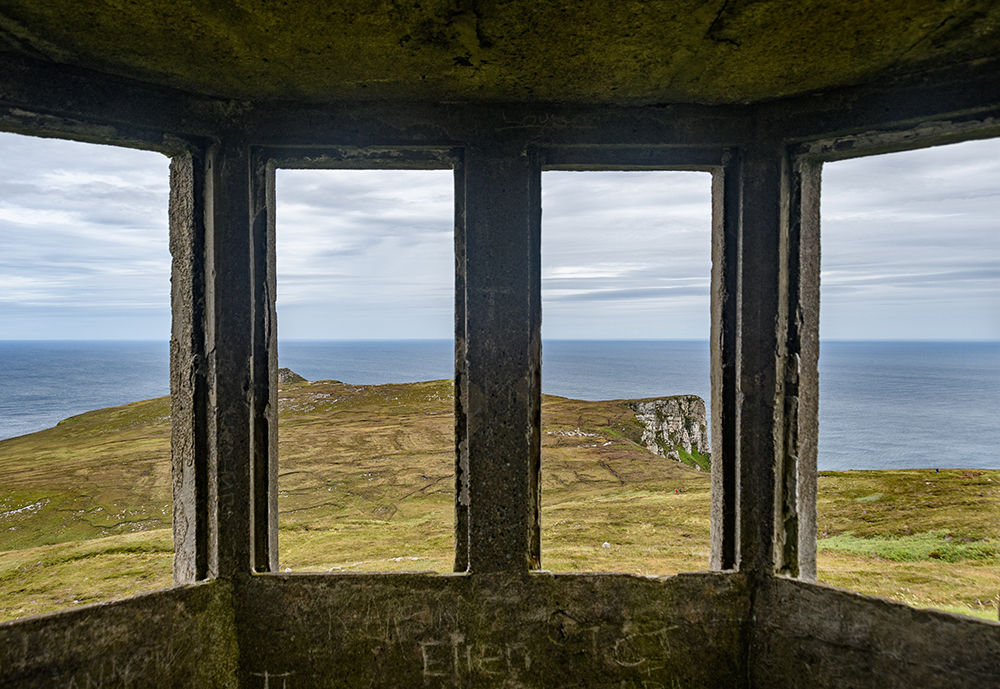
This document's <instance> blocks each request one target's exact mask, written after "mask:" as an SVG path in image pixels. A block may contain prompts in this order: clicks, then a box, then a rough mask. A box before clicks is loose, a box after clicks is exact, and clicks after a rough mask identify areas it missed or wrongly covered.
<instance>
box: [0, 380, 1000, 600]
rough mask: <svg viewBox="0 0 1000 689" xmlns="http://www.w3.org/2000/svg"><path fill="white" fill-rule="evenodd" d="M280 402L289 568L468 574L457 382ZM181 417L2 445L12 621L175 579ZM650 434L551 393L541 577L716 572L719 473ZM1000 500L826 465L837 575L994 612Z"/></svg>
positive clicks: (825, 572) (125, 420) (935, 482)
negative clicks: (663, 447) (458, 556)
mask: <svg viewBox="0 0 1000 689" xmlns="http://www.w3.org/2000/svg"><path fill="white" fill-rule="evenodd" d="M279 406H280V436H279V457H280V476H279V486H278V487H279V498H278V509H279V526H280V529H279V543H280V568H281V569H282V570H283V571H285V570H291V571H293V572H302V571H315V572H352V571H404V570H405V571H437V572H446V571H450V570H451V568H452V564H453V558H454V535H453V522H454V516H453V515H454V512H453V510H454V507H453V503H454V496H453V490H454V486H453V483H454V474H453V472H454V458H453V447H452V445H453V442H454V430H453V415H452V408H453V401H452V385H451V383H450V382H449V381H432V382H427V383H414V384H408V385H380V386H351V385H345V384H343V383H338V382H335V381H319V382H312V383H309V382H306V381H297V382H289V383H285V384H283V385H282V386H281V393H280V405H279ZM168 416H169V400H168V399H167V398H159V399H155V400H147V401H144V402H137V403H135V404H131V405H125V406H122V407H115V408H111V409H104V410H98V411H94V412H88V413H87V414H81V415H79V416H75V417H73V418H71V419H67V420H65V421H63V422H61V423H60V424H59V425H57V426H56V427H55V428H52V429H49V430H46V431H42V432H40V433H35V434H31V435H28V436H22V437H20V438H13V439H10V440H6V441H2V442H0V619H12V618H15V617H21V616H24V615H29V614H35V613H41V612H48V611H52V610H58V609H63V608H67V607H72V606H75V605H81V604H84V603H90V602H97V601H103V600H111V599H115V598H120V597H123V596H128V595H132V594H135V593H139V592H142V591H149V590H154V589H158V588H164V587H166V586H169V585H170V582H171V560H172V545H171V542H170V529H169V527H170V517H171V496H170V491H171V481H170V461H169V437H170V426H169V418H168ZM641 437H642V425H641V423H640V422H638V421H637V420H636V418H635V415H634V413H632V412H631V410H629V409H628V408H627V407H625V406H624V405H623V404H622V403H621V402H614V401H609V402H584V401H579V400H571V399H565V398H560V397H551V396H544V398H543V403H542V461H543V471H542V515H541V518H542V567H543V568H544V569H547V570H550V571H624V572H635V573H642V574H672V573H676V572H684V571H697V570H705V569H707V568H708V559H709V550H710V546H709V542H710V541H709V530H710V517H709V504H710V495H709V490H710V477H709V472H707V471H704V470H703V471H697V470H695V469H693V468H691V467H688V466H685V465H683V464H680V463H677V462H673V461H671V460H667V459H664V458H662V457H658V456H656V455H653V454H650V453H649V452H648V451H647V450H646V449H645V448H644V447H642V446H641V445H640V444H639V442H640V441H641ZM688 459H691V460H692V461H694V462H695V463H697V464H699V465H700V466H702V467H703V469H707V468H708V463H707V458H706V457H701V456H692V457H690V458H688ZM998 505H1000V472H998V471H981V470H975V471H972V470H959V469H954V470H952V469H948V470H941V471H940V472H939V473H935V472H934V471H933V470H907V471H848V472H823V473H822V475H821V477H820V479H819V505H818V506H819V522H818V524H819V532H820V534H819V535H820V540H819V554H818V565H819V577H820V580H821V581H823V582H825V583H829V584H833V585H835V586H841V587H844V588H848V589H853V590H857V591H861V592H864V593H871V594H875V595H881V596H887V597H890V598H893V599H896V600H901V601H904V602H906V603H909V604H911V605H916V606H921V607H935V608H939V609H947V610H951V611H954V612H961V613H964V614H971V615H979V616H981V617H985V618H988V619H996V615H997V591H998V590H1000V579H998V564H1000V562H997V560H998V557H1000V555H998V551H1000V548H998V544H1000V518H998V517H1000V514H998Z"/></svg>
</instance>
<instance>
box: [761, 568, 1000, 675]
mask: <svg viewBox="0 0 1000 689" xmlns="http://www.w3.org/2000/svg"><path fill="white" fill-rule="evenodd" d="M754 610H755V611H756V612H755V623H754V625H753V633H752V640H751V643H750V646H749V655H750V677H751V684H752V686H756V687H777V688H780V689H784V688H788V689H799V688H801V689H805V688H806V687H808V688H809V689H812V688H814V687H815V689H827V688H828V687H829V688H831V689H832V688H834V687H858V688H859V689H862V688H863V689H869V688H870V689H882V688H883V687H921V688H931V687H935V688H940V689H946V688H947V689H951V688H952V687H989V686H998V684H1000V670H998V663H1000V624H997V623H995V622H984V621H982V620H976V619H972V618H969V617H963V616H961V615H952V614H950V613H946V612H938V611H934V610H916V609H914V608H911V607H909V606H907V605H904V604H903V603H898V602H896V601H890V600H887V599H884V598H876V597H873V596H861V595H858V594H854V593H849V592H847V591H842V590H839V589H835V588H832V587H828V586H822V585H819V584H809V583H805V582H799V581H794V580H790V579H781V578H778V579H773V580H771V581H770V582H769V583H768V584H767V585H766V586H764V587H763V588H762V589H760V590H758V592H757V598H756V600H755V604H754Z"/></svg>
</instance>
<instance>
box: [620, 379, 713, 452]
mask: <svg viewBox="0 0 1000 689" xmlns="http://www.w3.org/2000/svg"><path fill="white" fill-rule="evenodd" d="M625 404H626V406H628V408H629V409H631V410H632V411H634V412H635V417H636V419H638V420H639V421H640V422H641V423H642V425H643V426H644V429H645V430H643V432H642V440H641V443H642V444H643V445H645V446H646V449H648V450H649V451H650V452H653V453H655V454H657V455H659V456H660V457H664V458H666V459H672V460H674V461H676V462H681V463H682V464H687V465H689V466H692V467H694V468H696V469H699V470H703V469H704V470H707V469H708V468H709V454H710V448H709V443H708V423H707V421H706V420H705V401H704V400H702V399H701V398H700V397H698V396H697V395H675V396H673V397H658V398H654V399H645V400H631V401H629V402H626V403H625Z"/></svg>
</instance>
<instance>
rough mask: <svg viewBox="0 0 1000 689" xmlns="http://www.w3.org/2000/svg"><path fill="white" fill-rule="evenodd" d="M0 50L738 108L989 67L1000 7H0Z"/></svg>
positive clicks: (155, 78) (942, 1) (370, 91)
mask: <svg viewBox="0 0 1000 689" xmlns="http://www.w3.org/2000/svg"><path fill="white" fill-rule="evenodd" d="M0 50H4V51H7V52H18V53H22V54H27V55H31V56H34V57H36V58H42V59H45V60H50V61H54V62H58V63H65V64H69V65H75V66H80V67H86V68H91V69H96V70H100V71H103V72H110V73H113V74H119V75H124V76H128V77H133V78H137V79H141V80H144V81H149V82H153V83H157V84H163V85H166V86H171V87H176V88H180V89H183V90H186V91H191V92H197V93H203V94H208V95H217V96H223V97H231V98H238V99H248V100H304V101H317V102H324V101H325V102H338V101H356V100H382V99H403V100H417V101H437V102H447V101H461V102H490V101H506V102H533V101H540V102H588V103H620V104H649V103H709V104H716V103H747V102H754V101H760V100H768V99H773V98H780V97H783V96H789V95H795V94H801V93H808V92H812V91H817V90H822V89H826V88H830V87H835V86H843V85H851V84H860V83H867V82H873V81H877V80H879V79H882V78H887V77H893V76H897V75H903V74H909V73H914V72H921V71H926V70H929V69H933V68H936V67H940V66H948V65H953V64H956V63H960V62H970V61H974V60H977V59H982V58H988V57H995V56H998V55H1000V2H997V1H996V0H710V1H705V2H699V1H697V0H621V1H616V0H603V1H598V0H554V1H552V0H450V1H448V0H419V1H418V0H382V1H379V0H325V1H323V2H315V1H309V0H303V1H298V2H296V1H294V0H159V1H156V2H153V1H151V0H4V1H3V2H2V3H0Z"/></svg>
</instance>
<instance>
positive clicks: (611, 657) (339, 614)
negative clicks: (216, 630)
mask: <svg viewBox="0 0 1000 689" xmlns="http://www.w3.org/2000/svg"><path fill="white" fill-rule="evenodd" d="M237 590H238V591H242V595H239V596H238V599H239V600H240V601H241V604H240V607H239V608H238V609H237V623H238V625H239V628H240V630H241V638H242V639H243V641H244V644H245V646H244V648H243V657H244V659H245V666H244V674H245V676H246V677H247V678H248V679H251V680H253V681H252V682H250V683H249V686H256V687H260V686H267V685H265V684H263V681H262V680H263V678H264V677H267V678H269V681H270V686H271V687H274V686H285V685H282V684H281V682H282V681H286V680H287V682H288V683H287V686H288V687H344V688H347V687H421V686H423V687H500V686H504V687H539V688H541V687H545V688H549V687H615V688H616V689H617V688H619V687H622V686H624V687H675V686H681V687H706V688H707V687H730V686H740V685H741V678H742V677H745V675H746V665H745V660H744V655H743V652H742V644H743V640H744V636H745V627H746V625H747V624H748V613H749V610H750V595H749V588H748V587H747V586H746V583H745V581H744V580H743V578H742V577H740V576H738V575H726V574H708V573H703V574H690V575H680V576H676V577H670V578H647V577H635V576H628V575H620V574H619V575H596V574H590V575H552V574H533V575H529V576H525V577H520V576H516V575H507V574H497V575H438V576H434V575H417V574H381V575H367V576H364V577H361V576H355V575H338V576H333V577H330V576H317V575H264V576H258V577H254V578H253V579H251V580H247V581H244V582H242V583H241V585H240V586H239V587H238V589H237Z"/></svg>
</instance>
